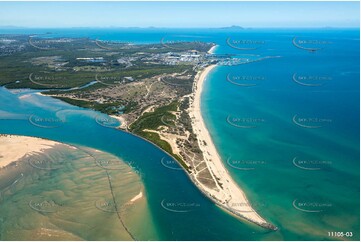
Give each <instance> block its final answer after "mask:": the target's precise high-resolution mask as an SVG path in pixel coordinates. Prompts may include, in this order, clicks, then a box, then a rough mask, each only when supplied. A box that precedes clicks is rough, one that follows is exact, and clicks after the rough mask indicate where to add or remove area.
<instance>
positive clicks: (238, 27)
mask: <svg viewBox="0 0 361 242" xmlns="http://www.w3.org/2000/svg"><path fill="white" fill-rule="evenodd" d="M220 29H234V30H237V29H238V30H243V29H244V28H243V27H242V26H237V25H232V26H229V27H222V28H220Z"/></svg>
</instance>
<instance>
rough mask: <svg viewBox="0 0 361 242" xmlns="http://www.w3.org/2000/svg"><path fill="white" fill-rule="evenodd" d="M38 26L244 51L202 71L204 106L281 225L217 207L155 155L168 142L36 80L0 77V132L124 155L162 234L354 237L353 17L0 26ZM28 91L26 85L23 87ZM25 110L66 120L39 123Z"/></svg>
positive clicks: (235, 169)
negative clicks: (44, 89)
mask: <svg viewBox="0 0 361 242" xmlns="http://www.w3.org/2000/svg"><path fill="white" fill-rule="evenodd" d="M44 33H48V34H47V35H46V37H49V38H51V37H89V38H92V39H99V40H111V41H120V42H127V43H130V44H132V43H134V44H136V43H145V44H147V43H160V42H161V41H163V42H167V41H169V42H174V41H205V42H213V43H216V44H217V45H218V47H217V48H216V51H215V53H216V54H230V55H232V56H233V57H234V58H243V59H245V64H240V65H234V66H224V65H223V66H222V65H221V66H218V67H216V68H215V69H213V71H212V72H211V73H210V74H209V75H208V77H207V81H206V82H205V86H204V92H203V94H202V114H203V116H204V118H205V121H206V125H207V127H208V129H209V130H210V133H211V136H212V138H213V140H214V142H215V145H216V147H217V149H218V151H219V153H220V155H221V157H222V159H223V162H224V164H225V166H226V167H227V168H228V170H229V171H230V173H231V175H232V177H233V178H234V179H235V180H236V182H237V183H238V184H239V185H240V186H241V187H242V189H244V190H245V192H246V194H247V196H248V199H249V200H250V202H251V203H252V204H253V206H254V207H255V208H256V209H257V210H258V212H259V213H260V214H261V215H262V216H263V217H264V218H266V220H268V221H270V222H272V223H273V224H275V225H277V226H278V227H279V228H280V229H279V230H278V231H276V232H270V231H267V230H264V229H261V228H259V227H257V226H255V225H252V224H249V223H246V222H243V221H239V220H237V219H236V218H234V217H232V216H230V215H229V214H227V213H225V212H224V211H222V210H221V209H219V208H218V207H217V206H215V205H214V204H213V203H212V202H210V201H209V200H208V199H207V198H205V197H204V196H203V195H202V194H201V192H200V191H199V190H198V189H197V188H196V187H195V186H194V185H193V184H192V182H191V181H190V180H189V178H188V177H187V176H186V174H185V173H184V172H183V171H181V170H174V169H168V168H166V167H165V166H163V165H162V163H161V160H162V158H164V157H165V158H166V159H169V157H167V155H166V154H165V153H164V152H162V151H161V150H159V149H158V148H156V147H155V146H153V145H152V144H150V143H148V142H146V141H144V140H142V139H139V138H137V137H134V136H133V135H131V134H128V133H125V132H122V131H119V130H116V129H114V128H109V127H105V126H102V125H99V122H96V121H97V120H99V119H98V118H97V117H99V115H101V114H99V113H97V112H94V111H91V110H85V109H83V108H78V107H74V106H71V105H69V104H65V103H63V102H61V101H59V100H54V99H52V98H49V97H45V96H39V95H34V93H35V91H31V90H22V91H21V92H20V93H15V94H14V93H11V92H9V91H8V90H7V89H5V88H0V111H1V112H0V115H2V116H3V118H0V133H8V134H19V135H30V136H37V137H44V138H48V139H52V140H57V141H61V142H65V143H70V144H77V145H83V146H89V147H93V148H96V149H100V150H103V151H106V152H109V153H112V154H115V155H117V156H119V157H121V158H122V159H123V160H125V161H127V162H129V163H131V164H132V166H133V167H134V169H136V170H137V171H139V173H140V174H141V177H142V180H143V183H144V185H145V188H146V191H145V192H146V197H147V199H148V204H149V207H150V210H151V213H152V217H153V219H154V224H155V225H156V228H157V229H156V230H157V235H158V238H157V239H161V240H338V239H346V240H359V238H360V231H359V227H360V222H359V221H360V209H359V207H360V200H359V196H360V185H359V180H360V173H359V170H360V164H359V163H360V157H359V153H360V141H359V140H360V137H359V135H360V126H359V124H360V119H359V117H360V113H359V112H360V106H359V103H360V102H359V98H360V62H359V60H360V47H359V43H360V38H359V34H360V33H359V29H332V28H323V29H244V30H233V29H137V28H133V29H126V28H124V29H85V28H84V29H76V28H74V29H13V30H10V29H6V30H5V29H3V30H2V29H0V34H44ZM247 61H248V63H247ZM24 94H30V95H31V96H30V98H26V99H20V98H19V96H22V95H24ZM31 116H33V117H34V116H38V117H47V118H49V117H54V118H59V117H61V118H64V119H65V120H66V122H64V123H61V125H59V127H56V128H52V129H48V128H42V127H39V126H34V125H33V124H32V123H31V122H29V117H31ZM5 117H6V118H5ZM74 134H76V135H74ZM164 200H166V201H169V202H183V203H184V202H187V203H192V204H196V205H197V206H194V209H192V210H191V211H189V212H186V213H174V212H170V211H168V210H165V209H164V208H163V207H162V206H161V203H162V201H164ZM145 229H146V228H145ZM328 232H344V233H345V232H352V234H353V236H352V237H343V238H337V237H331V236H329V234H328ZM140 237H141V236H140ZM153 239H154V238H153Z"/></svg>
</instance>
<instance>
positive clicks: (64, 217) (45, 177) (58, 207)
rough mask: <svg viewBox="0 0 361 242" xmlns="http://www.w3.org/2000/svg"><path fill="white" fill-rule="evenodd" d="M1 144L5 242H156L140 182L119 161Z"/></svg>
mask: <svg viewBox="0 0 361 242" xmlns="http://www.w3.org/2000/svg"><path fill="white" fill-rule="evenodd" d="M10 141H11V142H10ZM0 144H2V145H0V154H1V160H0V161H6V162H7V165H4V164H5V162H2V163H1V164H2V166H1V168H0V205H1V206H0V239H1V240H136V239H145V238H148V239H149V238H153V239H156V237H155V235H154V234H149V233H152V232H146V231H144V229H142V227H143V226H144V223H146V224H147V226H148V227H149V226H150V227H152V226H153V224H152V219H151V215H150V213H149V210H148V207H147V203H146V196H145V191H144V187H143V184H142V182H141V180H140V177H139V175H138V174H137V173H135V172H134V171H133V170H132V168H131V167H130V166H128V165H127V164H125V163H124V162H123V161H122V160H120V159H119V158H117V157H115V156H113V155H110V154H108V153H104V152H102V151H98V150H95V149H90V148H85V147H75V146H70V145H66V144H62V143H58V142H55V141H50V140H45V139H40V138H33V137H25V136H9V135H2V136H1V137H0ZM26 144H28V146H27V145H26ZM14 147H19V148H18V149H15V148H14ZM31 147H34V149H31ZM44 147H45V148H46V149H45V148H44ZM9 150H11V151H13V152H12V153H16V155H17V156H13V157H15V159H14V158H12V157H8V155H7V154H8V153H9V152H8V151H9ZM17 157H20V158H17ZM148 231H151V229H150V230H148ZM153 231H154V230H153Z"/></svg>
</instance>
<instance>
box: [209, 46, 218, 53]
mask: <svg viewBox="0 0 361 242" xmlns="http://www.w3.org/2000/svg"><path fill="white" fill-rule="evenodd" d="M217 47H218V45H213V46H212V47H211V48H210V49H209V50H208V51H207V54H214V52H216V48H217Z"/></svg>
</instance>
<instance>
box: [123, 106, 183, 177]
mask: <svg viewBox="0 0 361 242" xmlns="http://www.w3.org/2000/svg"><path fill="white" fill-rule="evenodd" d="M178 106H179V102H176V101H174V102H172V103H170V104H169V105H166V106H163V107H159V108H157V109H155V110H154V112H151V113H145V114H144V115H143V116H141V117H140V118H139V119H138V120H137V121H135V122H134V123H132V125H131V126H130V127H129V128H130V131H131V132H132V133H135V134H137V135H139V136H141V137H143V138H145V139H147V140H149V141H151V142H153V143H154V144H156V145H158V146H159V147H160V148H162V149H163V150H165V151H166V152H168V153H169V154H170V155H172V156H173V157H174V158H175V159H176V160H177V161H178V162H179V163H180V164H181V165H182V166H183V167H184V168H185V169H186V170H187V171H189V168H188V166H187V165H186V164H185V163H184V161H183V160H182V158H181V157H180V156H178V155H176V154H174V153H173V150H172V147H171V146H170V144H169V143H168V142H166V141H164V140H162V139H161V138H160V136H159V134H157V133H153V132H146V131H143V130H145V129H149V130H157V129H158V128H159V127H160V126H164V125H165V124H164V120H167V123H169V124H171V123H170V121H171V120H175V116H174V115H173V114H171V113H170V112H174V111H177V108H178ZM162 119H163V120H162Z"/></svg>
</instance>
